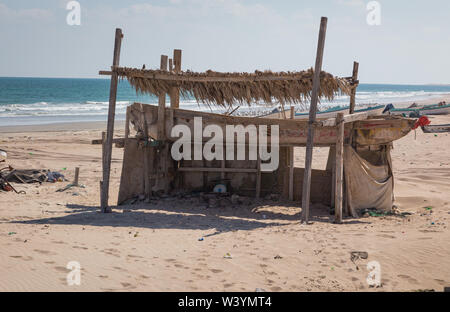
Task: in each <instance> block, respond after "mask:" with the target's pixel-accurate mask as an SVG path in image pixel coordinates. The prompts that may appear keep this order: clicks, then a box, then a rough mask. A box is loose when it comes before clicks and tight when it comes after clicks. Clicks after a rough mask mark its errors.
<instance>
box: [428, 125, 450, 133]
mask: <svg viewBox="0 0 450 312" xmlns="http://www.w3.org/2000/svg"><path fill="white" fill-rule="evenodd" d="M422 130H423V132H424V133H445V132H450V124H448V125H435V126H424V127H422Z"/></svg>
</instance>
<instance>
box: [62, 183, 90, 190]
mask: <svg viewBox="0 0 450 312" xmlns="http://www.w3.org/2000/svg"><path fill="white" fill-rule="evenodd" d="M72 187H81V188H86V186H84V185H83V184H78V185H76V184H74V183H70V184H67V185H66V186H65V187H63V188H60V189H57V190H56V192H64V191H67V190H68V189H71V188H72Z"/></svg>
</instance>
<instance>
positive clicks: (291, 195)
mask: <svg viewBox="0 0 450 312" xmlns="http://www.w3.org/2000/svg"><path fill="white" fill-rule="evenodd" d="M294 118H295V112H294V106H291V119H294ZM294 165H295V164H294V147H293V146H290V147H289V200H291V201H293V200H294Z"/></svg>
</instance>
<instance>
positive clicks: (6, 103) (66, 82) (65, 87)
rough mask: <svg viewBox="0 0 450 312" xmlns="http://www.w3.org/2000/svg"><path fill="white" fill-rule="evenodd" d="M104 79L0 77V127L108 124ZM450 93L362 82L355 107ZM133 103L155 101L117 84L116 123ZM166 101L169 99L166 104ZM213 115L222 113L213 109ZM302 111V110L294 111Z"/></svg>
mask: <svg viewBox="0 0 450 312" xmlns="http://www.w3.org/2000/svg"><path fill="white" fill-rule="evenodd" d="M109 85H110V81H109V80H108V79H70V78H6V77H4V78H2V77H0V126H11V125H37V124H49V123H60V122H80V121H106V120H107V114H108V99H109ZM446 94H450V86H442V85H389V84H360V85H359V87H358V90H357V95H356V102H357V105H363V104H389V103H394V104H395V102H404V101H419V100H426V99H430V98H433V97H439V96H442V95H446ZM133 102H142V103H148V104H157V103H158V99H157V98H156V97H153V96H148V95H138V94H136V92H135V91H134V89H132V88H131V86H130V85H129V83H128V82H127V81H126V80H121V81H120V83H119V87H118V93H117V107H116V119H117V120H123V119H125V110H126V107H127V105H129V104H131V103H133ZM167 102H169V100H167ZM348 102H349V98H348V97H347V96H337V97H336V98H335V100H333V101H332V102H329V101H322V102H321V103H320V107H319V108H321V109H325V108H329V107H332V106H338V105H348ZM276 106H277V105H275V104H274V105H273V106H271V107H268V106H264V105H256V106H252V108H248V107H242V108H240V109H239V110H238V112H239V113H240V114H243V115H248V114H251V113H255V112H258V113H262V112H269V111H271V110H272V109H273V108H275V107H276ZM180 108H183V109H190V110H205V111H210V110H211V109H210V108H207V107H205V106H203V105H198V104H197V102H196V101H195V99H193V98H182V99H181V100H180ZM212 110H213V111H214V112H223V109H219V108H212ZM298 110H300V108H298Z"/></svg>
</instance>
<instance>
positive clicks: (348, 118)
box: [319, 112, 369, 127]
mask: <svg viewBox="0 0 450 312" xmlns="http://www.w3.org/2000/svg"><path fill="white" fill-rule="evenodd" d="M368 117H369V113H367V112H361V113H356V114H352V115H345V116H344V123H349V122H355V121H358V120H366V119H367V118H368ZM319 124H320V125H321V126H322V127H336V118H329V119H327V120H323V121H321V122H319Z"/></svg>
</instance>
